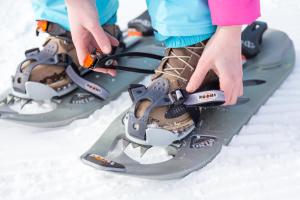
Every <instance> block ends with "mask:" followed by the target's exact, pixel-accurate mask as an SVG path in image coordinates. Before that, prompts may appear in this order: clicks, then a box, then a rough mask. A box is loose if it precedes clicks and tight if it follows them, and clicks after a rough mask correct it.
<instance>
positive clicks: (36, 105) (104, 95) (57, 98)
mask: <svg viewBox="0 0 300 200" xmlns="http://www.w3.org/2000/svg"><path fill="white" fill-rule="evenodd" d="M141 17H146V18H145V19H144V18H143V19H139V18H136V19H134V20H133V22H130V29H129V30H130V31H125V32H123V33H122V32H120V31H119V29H118V28H116V26H115V25H105V26H104V29H105V30H106V31H107V32H108V33H110V34H112V35H113V36H115V37H116V38H118V39H119V40H121V38H122V40H121V44H122V45H120V46H119V47H118V48H117V49H115V51H114V52H113V53H112V54H111V55H101V54H100V53H99V52H98V51H97V50H95V52H93V54H91V55H88V56H87V60H86V61H87V65H88V66H79V63H78V60H77V57H76V52H75V48H74V45H73V44H72V39H71V35H70V32H68V31H65V30H64V29H63V28H62V27H60V26H59V25H57V24H54V23H51V22H47V21H38V28H37V34H38V33H39V32H41V31H42V32H47V33H48V34H50V37H49V38H48V39H47V41H46V43H45V44H44V48H43V49H42V50H39V49H38V48H35V49H31V50H27V51H26V52H25V55H26V59H25V60H24V61H23V62H22V63H21V64H20V65H19V66H18V68H17V72H16V74H15V76H14V77H13V80H12V87H11V89H10V90H8V91H7V92H5V93H4V94H2V95H1V98H0V118H1V119H7V120H13V121H16V122H20V123H23V124H26V125H32V126H38V127H57V126H62V125H67V124H69V123H71V122H72V121H73V120H76V119H79V118H84V117H87V116H89V115H90V114H91V113H93V112H94V111H95V110H97V109H99V108H101V107H102V106H103V105H105V104H106V103H108V102H109V101H110V100H112V99H114V98H116V97H117V96H118V95H119V94H120V93H121V92H123V91H124V90H126V89H127V86H128V85H129V84H131V83H136V82H138V81H140V80H141V79H142V78H144V77H145V74H136V73H134V74H129V73H126V72H123V70H126V69H127V71H130V67H127V68H126V67H124V68H121V70H122V69H123V70H122V71H120V72H118V75H117V77H114V78H113V77H110V76H109V75H105V74H100V73H96V72H93V71H91V70H90V69H87V68H92V67H97V66H98V67H99V66H101V65H102V66H107V67H108V68H114V69H120V68H118V67H117V66H113V62H112V61H113V60H117V61H118V64H119V65H120V66H127V65H129V66H136V65H137V64H136V63H143V66H142V67H143V70H144V71H143V70H142V71H140V72H142V73H152V72H153V69H154V68H155V67H156V65H158V62H159V61H156V60H153V59H149V61H148V60H147V61H144V56H145V54H146V56H148V57H150V58H154V59H159V60H160V59H161V56H157V55H153V54H158V55H161V54H162V48H161V44H160V43H156V42H154V39H153V37H152V36H149V37H145V35H149V32H150V33H151V30H152V28H151V26H150V27H148V26H143V24H146V25H147V24H150V22H148V23H143V24H140V21H141V20H143V21H145V20H148V18H149V17H148V18H147V12H145V14H143V15H142V16H141ZM134 21H136V22H134ZM130 32H135V33H136V34H133V35H130V34H129V33H130ZM137 33H139V34H137ZM122 35H123V37H122ZM150 35H151V34H150ZM141 50H142V51H143V53H140V54H141V55H140V54H139V52H141ZM134 51H137V53H136V54H135V53H133V52H134ZM121 53H122V55H119V54H121ZM147 53H148V54H147ZM149 54H151V55H152V56H151V55H149ZM128 56H134V57H135V58H133V59H125V58H121V57H128ZM141 56H143V57H142V58H140V57H141ZM89 62H90V63H89ZM131 71H134V70H131ZM128 77H130V78H128Z"/></svg>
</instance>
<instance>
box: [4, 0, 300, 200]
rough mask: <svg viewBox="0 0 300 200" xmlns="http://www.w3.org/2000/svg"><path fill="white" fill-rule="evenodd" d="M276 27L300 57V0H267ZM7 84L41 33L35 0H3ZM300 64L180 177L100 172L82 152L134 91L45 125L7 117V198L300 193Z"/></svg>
mask: <svg viewBox="0 0 300 200" xmlns="http://www.w3.org/2000/svg"><path fill="white" fill-rule="evenodd" d="M120 3H121V9H120V12H119V22H120V24H121V25H122V27H125V25H126V22H127V21H128V20H129V19H131V18H133V17H135V16H136V15H138V14H139V13H140V12H142V11H143V10H144V9H145V3H144V1H140V0H132V1H126V3H125V0H122V1H121V2H120ZM261 3H262V17H261V20H265V21H267V22H268V23H269V27H273V28H277V29H280V30H283V31H285V32H287V33H288V34H289V35H290V37H291V38H292V39H293V40H294V43H295V47H296V51H297V56H298V58H299V56H300V50H299V45H300V29H299V26H298V25H299V22H298V21H297V19H300V12H299V10H300V2H299V1H297V0H286V1H281V0H264V1H262V2H261ZM0 8H1V10H2V12H1V13H0V19H1V26H2V28H1V29H0V34H1V38H0V55H1V56H0V91H1V92H3V91H4V90H5V89H6V88H7V87H8V86H9V84H10V76H11V75H13V74H14V71H15V68H16V66H17V64H18V63H19V62H20V61H21V59H22V58H23V53H24V50H25V49H29V48H32V47H35V46H38V45H40V44H41V42H42V40H43V38H35V36H34V20H33V13H32V11H31V5H30V3H29V1H1V2H0ZM299 80H300V69H299V61H298V62H297V63H296V67H295V70H294V72H293V73H292V75H291V76H290V77H289V78H288V79H287V80H286V81H285V83H284V84H283V85H282V86H281V87H280V88H279V89H278V91H277V92H276V93H275V94H274V95H273V96H272V97H271V98H270V99H269V101H268V102H267V103H266V104H265V105H264V106H262V107H261V109H260V110H259V112H258V113H257V114H256V115H255V116H253V117H252V119H251V120H250V121H249V123H248V124H247V125H245V126H244V127H243V129H242V130H241V132H240V134H239V135H237V136H235V137H234V138H233V140H232V142H231V143H230V145H229V146H226V147H224V148H223V150H222V152H221V153H220V154H219V155H218V156H217V157H216V159H215V160H213V162H211V163H210V164H209V165H208V166H206V167H205V168H203V169H201V170H198V171H196V172H194V173H192V174H190V175H188V176H187V177H185V178H183V179H180V180H172V181H153V180H144V179H138V178H132V177H125V176H119V175H114V174H110V173H106V172H103V171H97V170H95V169H93V168H91V167H88V166H86V165H84V164H82V163H81V162H80V160H79V156H80V155H81V154H82V153H83V152H85V150H87V149H88V148H89V147H90V146H91V145H92V144H93V143H94V142H95V141H96V140H97V139H98V138H99V136H100V135H101V134H102V133H103V131H104V129H105V128H106V127H107V126H108V124H109V123H110V122H111V121H112V120H113V119H114V118H115V117H116V116H117V115H118V114H119V113H120V112H122V111H123V110H124V109H125V108H126V107H128V106H129V105H130V100H129V97H128V95H127V94H125V93H124V94H122V95H121V96H120V97H119V98H118V99H116V100H115V101H113V102H111V103H110V104H109V105H107V106H105V107H104V108H103V109H101V110H98V111H96V112H95V113H94V114H93V115H91V116H90V117H89V118H88V119H83V120H78V121H75V122H74V123H72V124H71V125H69V126H66V127H62V128H56V129H41V128H32V127H26V126H21V125H18V124H15V123H12V122H8V121H3V120H0V199H1V200H41V199H43V200H52V199H55V200H64V199H65V200H70V199H72V200H77V199H78V200H85V199H86V200H93V199H118V200H121V199H124V200H127V199H131V200H134V199H143V200H147V199H149V200H150V199H171V198H172V199H173V200H175V199H178V200H180V199H189V200H194V199H223V200H224V199H230V200H232V199H239V200H240V199H243V200H245V199H251V200H253V199H264V200H265V199H272V200H276V199H280V200H282V199H289V200H292V199H295V200H296V199H299V198H300V170H299V169H300V131H299V129H300V90H299V88H300V81H299Z"/></svg>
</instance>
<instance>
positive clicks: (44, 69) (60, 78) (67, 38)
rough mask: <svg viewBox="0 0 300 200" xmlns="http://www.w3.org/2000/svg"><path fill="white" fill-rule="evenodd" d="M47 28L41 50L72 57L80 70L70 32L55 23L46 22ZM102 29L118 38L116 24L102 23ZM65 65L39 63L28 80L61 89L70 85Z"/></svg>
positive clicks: (23, 65)
mask: <svg viewBox="0 0 300 200" xmlns="http://www.w3.org/2000/svg"><path fill="white" fill-rule="evenodd" d="M42 22H45V21H42ZM47 23H48V28H47V30H46V29H45V30H43V31H44V32H47V33H49V34H50V36H49V37H48V38H47V39H46V42H45V43H44V44H43V50H47V51H46V52H50V53H51V54H53V56H54V55H57V54H66V55H68V56H69V57H71V58H72V61H73V62H74V63H75V65H76V66H77V67H78V69H79V70H80V69H81V67H80V65H79V62H78V58H77V54H76V50H75V47H74V44H73V42H72V38H71V33H70V32H68V31H65V30H64V29H63V28H62V27H60V26H59V25H57V24H54V23H51V22H47ZM103 29H104V30H105V31H106V32H108V33H109V34H111V35H112V36H114V37H116V38H117V39H120V35H121V31H120V29H119V27H118V26H117V25H104V26H103ZM43 50H42V51H43ZM33 62H36V61H35V60H27V61H26V62H24V63H22V66H21V69H22V70H26V68H27V67H28V66H29V65H30V64H31V63H33ZM65 69H66V68H65V67H64V66H61V65H59V64H58V65H53V64H52V65H51V64H39V65H38V66H36V67H35V68H33V70H32V71H31V74H30V77H29V81H33V82H40V83H43V84H46V85H48V86H50V87H51V88H53V89H55V90H61V89H62V88H66V87H68V86H69V85H70V82H71V80H70V78H69V77H68V76H67V75H66V73H65Z"/></svg>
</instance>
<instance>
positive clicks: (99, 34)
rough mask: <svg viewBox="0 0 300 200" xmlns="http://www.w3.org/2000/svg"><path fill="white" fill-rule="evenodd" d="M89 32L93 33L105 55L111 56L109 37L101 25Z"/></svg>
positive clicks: (95, 26) (91, 28) (93, 27)
mask: <svg viewBox="0 0 300 200" xmlns="http://www.w3.org/2000/svg"><path fill="white" fill-rule="evenodd" d="M89 31H90V32H91V33H92V35H93V37H94V38H95V40H96V42H97V44H98V46H99V47H100V49H101V51H102V52H103V53H104V54H109V53H110V52H111V43H110V40H109V37H108V36H107V35H106V33H105V31H104V30H103V29H102V27H101V26H100V24H96V25H94V26H92V27H90V30H89Z"/></svg>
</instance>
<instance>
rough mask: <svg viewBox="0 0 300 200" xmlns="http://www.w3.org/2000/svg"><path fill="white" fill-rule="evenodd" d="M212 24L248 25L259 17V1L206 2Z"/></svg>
mask: <svg viewBox="0 0 300 200" xmlns="http://www.w3.org/2000/svg"><path fill="white" fill-rule="evenodd" d="M208 4H209V9H210V12H211V18H212V22H213V24H215V25H219V26H230V25H242V24H250V23H251V22H253V21H254V20H255V19H256V18H258V17H259V16H260V4H259V0H208Z"/></svg>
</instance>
